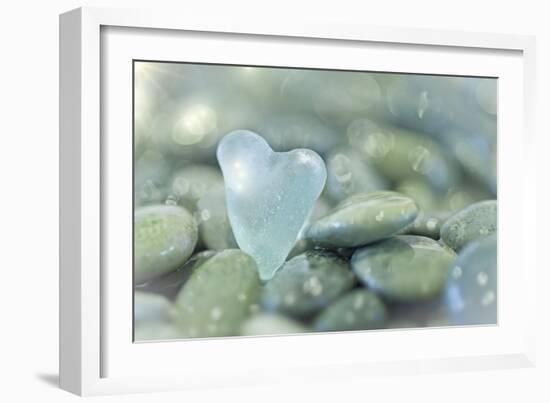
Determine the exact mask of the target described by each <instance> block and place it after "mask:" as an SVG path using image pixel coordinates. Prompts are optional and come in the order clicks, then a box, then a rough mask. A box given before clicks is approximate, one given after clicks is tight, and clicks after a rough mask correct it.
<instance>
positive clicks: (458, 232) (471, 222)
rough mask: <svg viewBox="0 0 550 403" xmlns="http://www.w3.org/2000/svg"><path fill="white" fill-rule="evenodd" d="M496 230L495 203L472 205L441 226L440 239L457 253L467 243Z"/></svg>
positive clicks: (486, 202)
mask: <svg viewBox="0 0 550 403" xmlns="http://www.w3.org/2000/svg"><path fill="white" fill-rule="evenodd" d="M496 230H497V201H496V200H485V201H482V202H478V203H475V204H472V205H470V206H468V207H466V208H464V209H463V210H460V211H459V212H458V213H456V214H455V215H453V216H452V217H450V218H449V219H448V220H447V221H445V223H444V224H443V225H442V226H441V239H442V240H443V242H445V243H446V244H447V245H449V246H450V247H451V248H453V249H454V250H456V251H458V250H460V249H461V248H462V247H464V246H465V245H466V244H467V243H468V242H471V241H474V240H476V239H480V238H483V237H486V236H488V235H491V234H492V233H494V232H496Z"/></svg>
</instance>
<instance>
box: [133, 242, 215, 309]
mask: <svg viewBox="0 0 550 403" xmlns="http://www.w3.org/2000/svg"><path fill="white" fill-rule="evenodd" d="M215 254H216V251H213V250H203V251H202V252H199V253H196V254H194V255H193V256H191V257H190V258H189V260H187V261H186V262H185V263H184V264H183V265H181V266H179V267H178V268H177V269H176V270H174V271H172V272H170V273H167V274H164V275H162V276H160V277H155V278H153V279H151V280H149V281H147V282H145V283H143V284H140V285H138V286H136V291H145V292H150V293H157V294H161V295H163V296H165V297H166V298H169V299H170V300H174V299H175V298H176V295H177V294H178V292H179V290H180V289H181V287H182V286H183V284H185V282H186V281H187V280H188V279H189V277H190V276H191V274H193V271H195V269H196V268H197V267H199V266H200V265H201V264H202V263H204V262H205V261H206V260H207V259H210V258H211V257H212V256H214V255H215Z"/></svg>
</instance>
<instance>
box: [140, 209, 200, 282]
mask: <svg viewBox="0 0 550 403" xmlns="http://www.w3.org/2000/svg"><path fill="white" fill-rule="evenodd" d="M197 238H198V231H197V224H196V222H195V220H194V218H193V216H192V215H191V214H190V213H189V212H188V211H187V210H186V209H184V208H182V207H178V206H169V205H154V206H147V207H142V208H139V209H137V210H136V212H135V214H134V280H135V282H136V283H141V282H144V281H147V280H149V279H151V278H154V277H157V276H160V275H162V274H166V273H168V272H171V271H173V270H176V269H177V268H178V266H180V265H181V264H183V263H184V262H185V261H186V260H187V259H188V258H189V256H191V253H193V249H195V245H196V244H197Z"/></svg>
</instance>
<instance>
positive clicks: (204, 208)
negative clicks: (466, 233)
mask: <svg viewBox="0 0 550 403" xmlns="http://www.w3.org/2000/svg"><path fill="white" fill-rule="evenodd" d="M197 215H198V220H199V235H200V238H201V240H202V242H203V243H204V245H205V246H206V247H207V248H209V249H213V250H222V249H234V248H237V247H238V246H237V241H236V240H235V236H234V235H233V230H232V229H231V223H230V222H229V217H228V215H227V207H226V203H225V189H224V185H223V183H220V184H218V185H216V186H214V187H213V188H211V189H210V190H208V191H207V192H206V193H205V194H204V195H203V196H202V197H201V198H200V200H199V201H198V203H197Z"/></svg>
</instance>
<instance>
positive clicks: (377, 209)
mask: <svg viewBox="0 0 550 403" xmlns="http://www.w3.org/2000/svg"><path fill="white" fill-rule="evenodd" d="M417 214H418V208H417V206H416V203H415V202H414V201H413V200H412V199H411V198H409V197H407V196H404V195H402V194H399V193H396V192H388V191H382V192H372V193H367V194H358V195H354V196H351V197H349V198H348V199H346V200H344V201H343V202H341V203H340V204H338V205H337V206H336V207H335V208H334V209H333V210H331V211H330V212H329V213H328V214H327V215H325V216H324V217H322V218H320V219H319V220H317V221H316V222H314V223H312V224H311V225H310V226H309V227H308V229H307V231H306V238H307V239H309V240H311V241H312V242H314V243H316V244H319V245H323V246H330V247H356V246H361V245H366V244H368V243H371V242H375V241H378V240H381V239H384V238H387V237H389V236H391V235H393V234H395V233H397V232H399V231H400V230H402V229H403V228H405V227H407V226H408V225H409V224H410V223H412V222H413V221H414V219H415V218H416V215H417Z"/></svg>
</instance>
